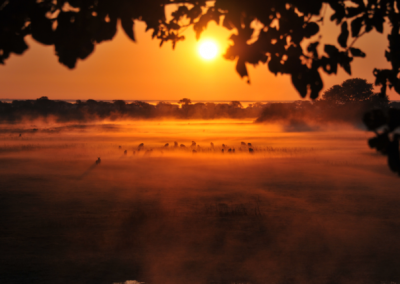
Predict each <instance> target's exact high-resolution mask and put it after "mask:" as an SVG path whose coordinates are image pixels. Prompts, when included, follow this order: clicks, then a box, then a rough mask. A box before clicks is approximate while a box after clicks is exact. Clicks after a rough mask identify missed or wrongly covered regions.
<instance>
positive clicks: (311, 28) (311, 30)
mask: <svg viewBox="0 0 400 284" xmlns="http://www.w3.org/2000/svg"><path fill="white" fill-rule="evenodd" d="M318 31H319V26H318V24H316V23H314V22H311V23H308V24H307V25H306V27H305V29H304V36H305V37H306V38H310V37H312V36H313V35H315V34H316V33H318Z"/></svg>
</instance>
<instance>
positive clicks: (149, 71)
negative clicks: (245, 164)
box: [0, 22, 400, 101]
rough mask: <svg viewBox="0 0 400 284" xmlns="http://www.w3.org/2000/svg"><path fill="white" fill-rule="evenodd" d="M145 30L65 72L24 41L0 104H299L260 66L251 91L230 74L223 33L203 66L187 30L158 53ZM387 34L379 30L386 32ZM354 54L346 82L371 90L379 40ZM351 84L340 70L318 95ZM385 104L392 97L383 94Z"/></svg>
mask: <svg viewBox="0 0 400 284" xmlns="http://www.w3.org/2000/svg"><path fill="white" fill-rule="evenodd" d="M144 30H145V25H144V24H143V23H141V22H136V25H135V32H136V39H137V42H136V43H134V42H132V41H131V40H129V39H128V37H127V36H126V35H125V34H124V33H123V32H122V30H121V29H120V28H119V29H118V32H117V35H116V36H115V38H114V39H113V40H112V41H109V42H104V43H101V44H99V45H97V46H96V48H95V52H94V53H93V54H92V55H90V56H89V57H88V58H87V59H86V60H84V61H79V62H78V64H77V67H76V68H75V69H73V70H69V69H68V68H66V67H65V66H63V65H61V64H59V63H58V59H57V57H56V56H55V55H54V47H52V46H44V45H41V44H39V43H37V42H35V41H34V40H32V39H31V38H28V40H27V42H28V45H29V47H30V48H29V49H28V51H26V52H25V53H24V54H23V55H22V56H17V55H12V56H11V57H10V58H9V60H7V61H6V65H4V66H1V65H0V84H1V91H0V98H1V99H36V98H38V97H41V96H48V97H49V98H50V99H81V100H86V99H95V100H113V99H123V100H179V99H182V98H184V97H187V98H190V99H192V100H217V101H221V100H239V101H252V100H296V99H299V98H300V96H299V95H298V93H297V92H296V91H295V89H294V87H293V85H292V84H291V80H290V77H289V76H287V75H285V76H280V75H278V76H275V75H273V74H272V73H270V72H269V71H268V68H267V66H266V65H259V66H257V67H253V66H248V70H249V73H250V79H251V84H250V85H249V84H247V83H246V80H245V79H241V78H240V77H239V75H238V74H237V73H236V71H235V62H233V61H227V60H225V59H224V58H222V54H223V53H224V51H225V49H226V47H227V46H228V44H229V41H228V38H229V36H230V32H229V31H227V30H226V29H224V28H222V27H218V26H217V25H215V24H210V25H209V27H208V29H207V30H206V31H205V32H204V33H203V35H202V37H201V39H200V41H199V42H201V41H202V40H205V39H212V40H214V41H216V42H217V44H218V46H219V53H218V55H217V58H216V59H213V60H204V59H203V58H201V56H200V55H199V52H198V46H199V42H197V41H196V39H195V35H194V32H193V31H192V29H191V28H189V29H188V31H187V32H186V40H185V41H184V42H179V43H178V45H177V47H176V49H175V50H174V51H173V50H172V48H171V44H170V43H166V44H164V46H163V47H162V48H160V47H159V42H158V41H156V40H152V39H151V32H148V33H145V32H144ZM386 30H387V28H386ZM322 32H323V40H326V42H330V43H336V38H337V35H338V33H339V29H338V27H336V26H333V25H332V24H331V23H328V22H327V23H325V26H323V27H322ZM355 46H356V47H359V48H361V49H362V50H363V51H365V52H366V53H367V57H366V58H364V59H360V58H357V59H355V61H354V62H353V65H352V70H353V75H352V77H360V78H365V79H367V80H368V81H369V82H371V83H373V82H374V77H373V75H372V70H373V68H374V67H378V68H386V67H389V64H388V63H387V62H386V59H385V58H384V57H383V54H384V50H385V48H386V46H387V39H386V36H385V35H379V34H377V33H371V34H368V35H366V36H363V37H362V38H361V39H360V40H358V41H357V44H356V45H355ZM348 78H351V77H350V76H348V75H347V74H345V72H344V71H343V70H342V69H341V68H340V69H339V73H338V75H337V76H328V75H324V76H323V80H324V89H327V88H329V87H331V86H333V85H335V84H340V83H341V82H342V81H343V80H346V79H348ZM389 96H390V99H392V100H399V99H400V96H399V95H397V94H396V93H394V92H389Z"/></svg>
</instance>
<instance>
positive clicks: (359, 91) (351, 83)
mask: <svg viewBox="0 0 400 284" xmlns="http://www.w3.org/2000/svg"><path fill="white" fill-rule="evenodd" d="M373 95H374V92H373V86H372V84H368V83H367V80H365V79H360V78H354V79H348V80H346V81H344V82H343V83H342V84H341V85H335V86H333V87H332V88H330V89H329V90H327V91H326V92H324V93H323V94H322V100H326V101H328V102H332V103H335V104H345V103H350V102H365V101H369V100H370V99H371V98H372V96H373Z"/></svg>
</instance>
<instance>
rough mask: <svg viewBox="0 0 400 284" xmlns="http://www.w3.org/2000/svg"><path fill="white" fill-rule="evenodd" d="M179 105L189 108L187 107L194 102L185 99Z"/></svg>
mask: <svg viewBox="0 0 400 284" xmlns="http://www.w3.org/2000/svg"><path fill="white" fill-rule="evenodd" d="M178 103H180V104H183V105H185V106H187V105H190V104H191V103H192V101H191V100H190V99H187V98H184V99H181V100H180V101H179V102H178Z"/></svg>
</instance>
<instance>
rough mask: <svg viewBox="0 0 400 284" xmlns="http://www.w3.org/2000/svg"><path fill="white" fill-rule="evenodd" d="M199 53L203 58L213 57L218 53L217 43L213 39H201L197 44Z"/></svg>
mask: <svg viewBox="0 0 400 284" xmlns="http://www.w3.org/2000/svg"><path fill="white" fill-rule="evenodd" d="M199 53H200V56H201V57H202V58H203V59H205V60H211V59H214V58H215V57H216V56H217V54H218V45H217V44H216V43H215V41H213V40H206V41H203V42H202V43H201V44H200V45H199Z"/></svg>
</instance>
